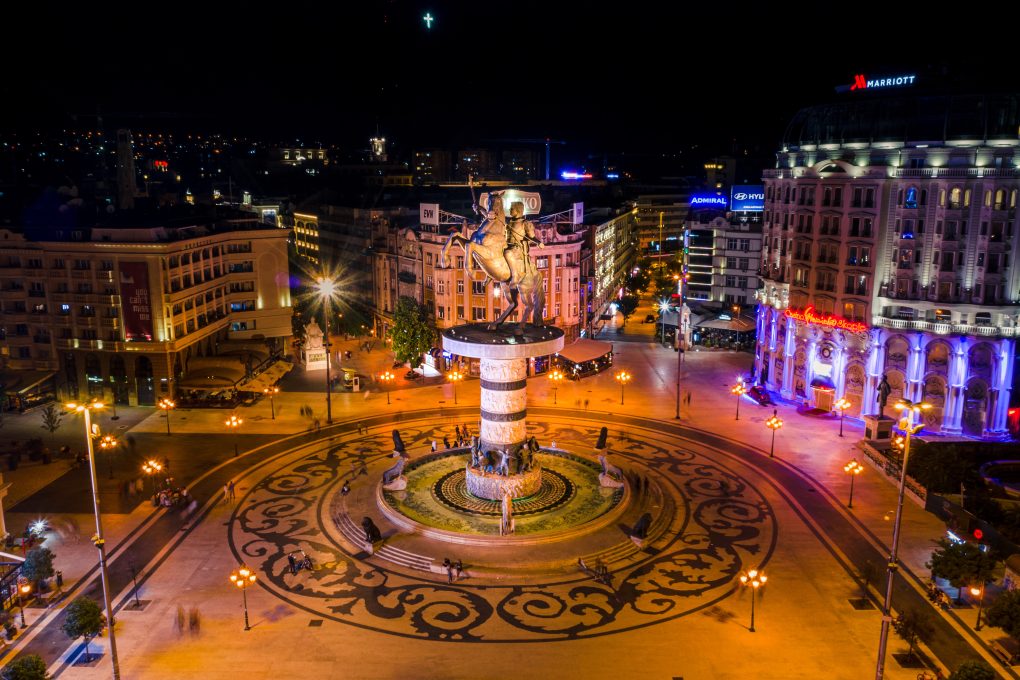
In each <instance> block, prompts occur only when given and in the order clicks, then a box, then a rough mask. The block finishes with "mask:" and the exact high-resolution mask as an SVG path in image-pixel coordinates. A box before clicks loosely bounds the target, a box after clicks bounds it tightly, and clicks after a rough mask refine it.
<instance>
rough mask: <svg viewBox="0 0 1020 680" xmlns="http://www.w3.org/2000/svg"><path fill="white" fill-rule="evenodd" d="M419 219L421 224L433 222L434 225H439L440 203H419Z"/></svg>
mask: <svg viewBox="0 0 1020 680" xmlns="http://www.w3.org/2000/svg"><path fill="white" fill-rule="evenodd" d="M418 221H419V222H420V223H421V224H431V225H433V226H437V227H438V226H439V204H438V203H419V204H418Z"/></svg>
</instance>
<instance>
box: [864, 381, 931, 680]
mask: <svg viewBox="0 0 1020 680" xmlns="http://www.w3.org/2000/svg"><path fill="white" fill-rule="evenodd" d="M896 408H897V409H899V410H900V411H903V412H904V417H903V419H902V420H900V427H901V429H902V430H903V431H904V434H905V438H904V442H903V461H902V469H901V470H900V488H899V494H898V498H897V501H896V520H895V521H894V522H893V537H892V548H891V550H890V552H889V563H888V564H889V567H888V569H887V573H886V581H885V602H884V603H883V605H882V632H881V634H880V636H879V638H878V661H877V663H876V666H875V680H882V677H883V676H884V675H885V652H886V648H887V646H888V645H889V628H890V627H891V625H892V595H893V580H894V579H895V577H896V571H897V570H898V569H899V562H898V561H897V553H898V551H899V545H900V523H901V521H902V519H903V496H904V493H905V491H906V488H907V462H908V460H909V459H910V437H911V435H913V434H914V433H915V432H920V430H921V428H922V427H924V423H921V424H919V425H914V417H915V416H917V415H920V413H921V411H923V410H927V409H930V408H931V404H928V403H925V402H920V401H918V402H913V401H907V400H906V399H901V400H900V401H898V402H896Z"/></svg>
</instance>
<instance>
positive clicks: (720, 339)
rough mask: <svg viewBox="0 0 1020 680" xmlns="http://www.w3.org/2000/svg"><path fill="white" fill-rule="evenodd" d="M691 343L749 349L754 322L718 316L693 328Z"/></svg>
mask: <svg viewBox="0 0 1020 680" xmlns="http://www.w3.org/2000/svg"><path fill="white" fill-rule="evenodd" d="M692 339H693V341H694V344H695V345H702V346H704V347H722V348H725V349H751V348H752V347H754V320H753V319H749V318H747V317H743V316H738V317H732V316H730V315H729V314H720V315H719V316H716V317H714V318H709V319H705V320H703V321H699V322H698V323H697V324H695V326H694V333H693V338H692Z"/></svg>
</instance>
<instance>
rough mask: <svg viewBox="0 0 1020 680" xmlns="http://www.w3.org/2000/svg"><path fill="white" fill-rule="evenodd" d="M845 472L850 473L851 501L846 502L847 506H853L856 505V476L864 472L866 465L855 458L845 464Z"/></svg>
mask: <svg viewBox="0 0 1020 680" xmlns="http://www.w3.org/2000/svg"><path fill="white" fill-rule="evenodd" d="M843 472H845V473H847V474H848V475H850V502H849V503H847V504H846V507H848V508H852V507H854V477H856V476H857V475H859V474H861V473H862V472H864V466H863V465H861V464H860V463H858V462H857V459H856V458H854V459H853V460H851V461H850V462H849V463H847V464H846V465H844V466H843Z"/></svg>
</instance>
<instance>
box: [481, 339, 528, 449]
mask: <svg viewBox="0 0 1020 680" xmlns="http://www.w3.org/2000/svg"><path fill="white" fill-rule="evenodd" d="M527 373H528V360H527V359H523V358H520V359H489V358H485V357H483V358H482V359H481V428H480V431H479V439H480V440H481V444H482V450H484V451H489V450H497V451H502V450H503V449H508V448H510V447H512V446H514V445H516V444H520V443H521V442H523V441H525V440H526V439H527V432H528V426H527V422H526V420H525V418H526V416H527V401H528V394H527Z"/></svg>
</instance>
